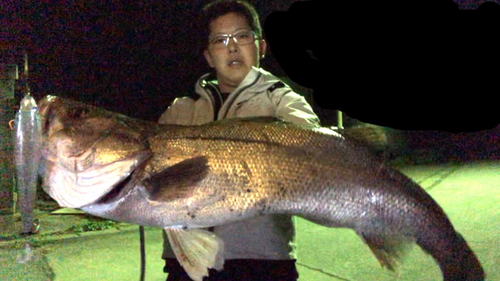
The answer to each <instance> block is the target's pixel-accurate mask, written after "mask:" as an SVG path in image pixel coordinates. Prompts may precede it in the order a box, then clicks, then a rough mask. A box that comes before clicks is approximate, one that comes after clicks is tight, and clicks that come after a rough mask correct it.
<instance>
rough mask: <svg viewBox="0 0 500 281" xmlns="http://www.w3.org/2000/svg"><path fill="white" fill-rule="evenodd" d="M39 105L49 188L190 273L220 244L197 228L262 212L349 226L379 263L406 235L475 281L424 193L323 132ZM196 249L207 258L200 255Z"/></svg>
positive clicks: (454, 276) (473, 265) (464, 254)
mask: <svg viewBox="0 0 500 281" xmlns="http://www.w3.org/2000/svg"><path fill="white" fill-rule="evenodd" d="M42 108H43V109H42ZM42 110H43V112H44V113H43V116H44V120H45V121H44V124H45V127H44V141H45V142H46V145H45V147H47V149H46V151H44V157H45V159H46V170H45V172H44V175H45V180H44V182H45V184H46V187H45V188H46V190H47V191H48V192H49V194H50V195H51V196H52V197H53V198H55V199H56V200H57V201H58V202H59V204H62V205H66V206H68V207H77V208H81V209H82V210H84V211H85V212H88V213H90V214H94V215H97V216H101V217H105V218H109V219H114V220H118V221H125V222H129V223H135V224H140V225H149V226H157V227H161V228H165V229H166V230H167V234H168V235H169V239H170V242H171V244H172V245H173V248H174V252H175V253H176V255H177V257H178V259H179V260H180V262H181V264H182V265H183V266H184V268H185V269H186V271H187V272H188V274H190V276H191V277H192V278H193V279H195V280H201V278H202V277H203V276H204V275H206V271H203V270H202V271H201V272H197V270H198V269H197V267H214V268H221V267H222V260H223V257H222V254H223V250H222V249H221V248H222V247H223V241H220V240H217V239H218V238H217V237H214V235H213V234H210V233H206V232H204V231H203V230H198V229H200V228H204V227H210V226H216V225H221V224H225V223H229V222H233V221H238V220H244V219H247V218H251V217H255V216H259V215H267V214H287V215H296V216H301V217H303V218H305V219H307V220H310V221H313V222H315V223H318V224H321V225H324V226H327V227H345V228H350V229H352V230H354V231H355V232H356V233H357V234H358V235H359V236H360V237H361V238H362V239H363V241H364V242H365V243H366V244H367V245H368V246H369V247H370V249H371V251H372V252H373V253H374V255H375V256H376V257H377V259H378V260H379V262H380V263H381V264H382V265H383V266H386V267H388V268H389V269H394V268H395V267H396V266H397V260H398V258H399V257H400V256H401V254H402V253H403V252H404V249H405V248H406V246H407V245H409V244H411V243H416V244H417V245H419V246H420V247H421V248H422V249H423V250H424V251H425V252H427V253H429V254H430V255H432V257H433V258H434V259H435V260H436V262H437V263H438V265H439V266H440V268H441V270H442V273H443V278H444V280H448V281H449V280H484V271H483V269H482V267H481V264H480V262H479V260H478V259H477V257H476V256H475V255H474V253H473V252H472V250H471V249H470V248H469V246H468V245H467V243H466V242H465V240H464V239H463V238H462V236H461V235H460V234H459V233H458V232H456V231H455V229H454V227H453V225H452V224H451V222H450V221H449V219H448V218H447V216H446V214H445V213H444V211H443V210H442V209H441V207H440V206H439V205H438V204H437V203H436V202H435V201H434V200H433V199H432V198H431V196H429V195H428V194H427V193H426V192H425V191H424V190H423V189H422V188H421V187H420V186H418V185H417V184H416V183H414V182H413V181H411V180H410V179H409V178H407V177H406V176H404V175H403V174H402V173H400V172H398V171H396V170H394V169H391V168H389V167H385V166H384V164H383V162H380V161H378V160H377V159H376V158H374V157H373V156H372V155H371V154H370V153H369V152H368V151H367V150H365V149H363V148H361V147H359V146H358V145H356V144H355V143H353V142H350V141H349V140H347V139H346V138H345V137H344V136H342V135H340V134H338V133H336V132H334V131H332V130H328V129H326V128H316V129H308V128H303V127H300V126H297V125H293V124H289V123H285V122H281V121H278V120H276V119H274V118H266V117H264V118H252V119H226V120H221V121H217V122H213V123H209V124H205V125H200V126H177V125H159V124H154V123H148V122H144V121H139V120H135V119H132V118H129V117H126V116H122V115H119V114H115V113H111V112H107V111H104V110H102V109H97V108H92V107H89V106H86V105H84V104H80V103H77V102H73V101H68V100H63V99H60V98H53V99H52V101H47V100H46V101H44V102H42V104H41V111H42ZM61 174H64V175H62V176H61ZM62 182H63V183H64V184H61V183H62ZM79 183H81V184H79ZM68 185H69V186H68ZM87 193H91V194H90V195H88V194H87ZM192 239H194V240H196V241H199V243H192V241H191V240H192ZM193 244H196V245H194V246H193ZM199 245H203V247H198V246H199ZM196 247H198V248H196ZM192 248H194V249H192ZM206 252H209V253H210V254H209V255H207V256H208V257H209V258H208V259H210V261H209V262H205V263H204V262H200V261H199V260H200V258H199V257H200V256H202V257H205V253H206ZM198 263H199V264H198ZM193 264H194V266H193ZM204 269H206V268H204Z"/></svg>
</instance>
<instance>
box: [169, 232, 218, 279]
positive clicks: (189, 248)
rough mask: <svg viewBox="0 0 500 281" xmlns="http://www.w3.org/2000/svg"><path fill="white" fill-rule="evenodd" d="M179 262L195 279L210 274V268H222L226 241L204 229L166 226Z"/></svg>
mask: <svg viewBox="0 0 500 281" xmlns="http://www.w3.org/2000/svg"><path fill="white" fill-rule="evenodd" d="M165 232H166V233H167V236H168V240H169V241H170V245H171V246H172V249H173V250H174V253H175V256H176V257H177V260H178V261H179V263H180V264H181V265H182V267H184V270H185V271H186V273H187V274H188V275H189V277H191V278H192V279H193V280H195V281H201V280H202V279H203V277H204V276H208V269H209V268H214V269H216V270H222V268H223V265H224V257H223V254H224V242H223V241H222V239H220V238H219V237H217V236H216V235H215V234H213V233H212V232H209V231H206V230H202V229H187V230H183V229H179V228H165Z"/></svg>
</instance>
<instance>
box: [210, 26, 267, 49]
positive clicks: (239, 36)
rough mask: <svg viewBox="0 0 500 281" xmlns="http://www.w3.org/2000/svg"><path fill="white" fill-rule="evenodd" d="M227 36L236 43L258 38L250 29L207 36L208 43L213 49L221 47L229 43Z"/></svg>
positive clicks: (242, 43)
mask: <svg viewBox="0 0 500 281" xmlns="http://www.w3.org/2000/svg"><path fill="white" fill-rule="evenodd" d="M229 38H233V40H234V42H235V43H236V44H238V45H247V44H250V43H252V42H254V41H255V39H258V37H257V36H256V34H255V32H253V31H251V30H248V31H247V30H245V31H239V32H236V33H234V34H217V35H215V36H214V37H212V38H209V41H208V42H209V43H210V45H212V47H213V48H214V49H222V48H225V47H227V45H228V44H229Z"/></svg>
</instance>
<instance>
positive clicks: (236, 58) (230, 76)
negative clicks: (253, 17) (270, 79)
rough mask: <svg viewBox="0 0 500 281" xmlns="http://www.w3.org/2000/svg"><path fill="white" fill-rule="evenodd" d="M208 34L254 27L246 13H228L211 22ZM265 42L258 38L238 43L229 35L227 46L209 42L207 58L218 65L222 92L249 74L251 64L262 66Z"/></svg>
mask: <svg viewBox="0 0 500 281" xmlns="http://www.w3.org/2000/svg"><path fill="white" fill-rule="evenodd" d="M209 29H210V34H209V38H214V37H215V36H217V35H221V34H235V33H238V32H241V31H251V28H250V26H249V25H248V23H247V21H246V19H245V17H243V16H241V15H239V14H236V13H229V14H226V15H223V16H220V17H218V18H217V19H215V20H214V21H212V22H211V23H210V26H209ZM265 49H266V42H265V41H264V40H258V39H257V40H255V41H253V42H252V43H250V44H245V45H239V44H237V43H235V42H234V40H233V38H229V42H228V44H227V46H224V47H222V48H215V47H214V45H213V44H209V45H208V48H207V49H206V50H205V51H204V55H205V59H206V60H207V62H208V64H209V65H210V67H213V68H215V72H216V74H217V80H218V83H219V89H220V90H221V92H224V93H230V92H232V91H233V90H234V89H235V88H236V87H237V86H238V85H239V84H240V83H241V82H242V81H243V79H244V78H245V77H246V75H247V74H248V72H249V71H250V69H251V68H252V66H255V67H259V60H260V58H261V56H262V55H264V54H265Z"/></svg>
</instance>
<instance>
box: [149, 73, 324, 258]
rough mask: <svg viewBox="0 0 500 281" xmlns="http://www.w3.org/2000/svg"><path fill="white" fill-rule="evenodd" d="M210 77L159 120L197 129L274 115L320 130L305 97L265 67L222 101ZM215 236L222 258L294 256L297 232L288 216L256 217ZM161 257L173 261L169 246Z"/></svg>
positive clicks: (216, 230) (220, 230) (217, 230)
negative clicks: (220, 243)
mask: <svg viewBox="0 0 500 281" xmlns="http://www.w3.org/2000/svg"><path fill="white" fill-rule="evenodd" d="M210 77H211V75H210V74H206V75H204V76H202V77H201V78H200V79H199V80H198V82H197V83H196V86H195V91H196V94H197V95H196V96H195V97H194V98H193V97H182V98H177V99H175V100H174V102H173V103H172V105H171V106H170V107H169V108H168V109H167V110H166V111H165V112H164V113H163V114H162V116H161V117H160V119H159V121H158V122H159V123H162V124H178V125H199V124H204V123H208V122H211V121H215V120H221V119H226V118H237V117H257V116H274V117H279V118H282V119H283V120H285V121H288V122H292V123H295V124H299V125H305V126H310V127H317V126H319V119H318V117H317V116H316V114H314V112H313V110H312V108H311V106H310V105H309V104H308V103H307V102H306V100H305V99H304V97H302V96H301V95H299V94H297V93H295V92H294V91H293V90H292V89H291V88H290V87H289V86H287V85H285V84H284V83H283V82H281V80H280V79H279V78H277V77H276V76H274V75H272V74H271V73H269V72H267V71H265V70H263V69H260V68H252V69H251V70H250V72H249V73H248V74H247V76H246V77H245V79H244V80H243V81H242V83H241V84H240V85H239V86H238V87H237V88H236V89H235V90H234V91H233V92H232V93H230V94H229V96H228V97H227V99H226V100H225V101H222V97H221V95H220V93H219V90H218V88H217V86H216V81H207V79H209V78H210ZM218 108H220V109H219V110H217V109H218ZM214 233H215V234H217V235H218V236H219V237H221V238H222V240H223V241H224V251H225V252H224V258H225V259H269V260H282V259H285V260H286V259H294V258H295V245H294V238H295V229H294V225H293V220H292V218H291V217H290V216H285V215H269V216H261V217H256V218H252V219H249V220H245V221H240V222H235V223H230V224H226V225H222V226H217V227H215V228H214ZM162 257H163V258H164V259H165V258H174V257H175V255H174V254H173V252H172V250H171V248H170V245H169V243H168V242H165V243H164V251H163V255H162Z"/></svg>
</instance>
